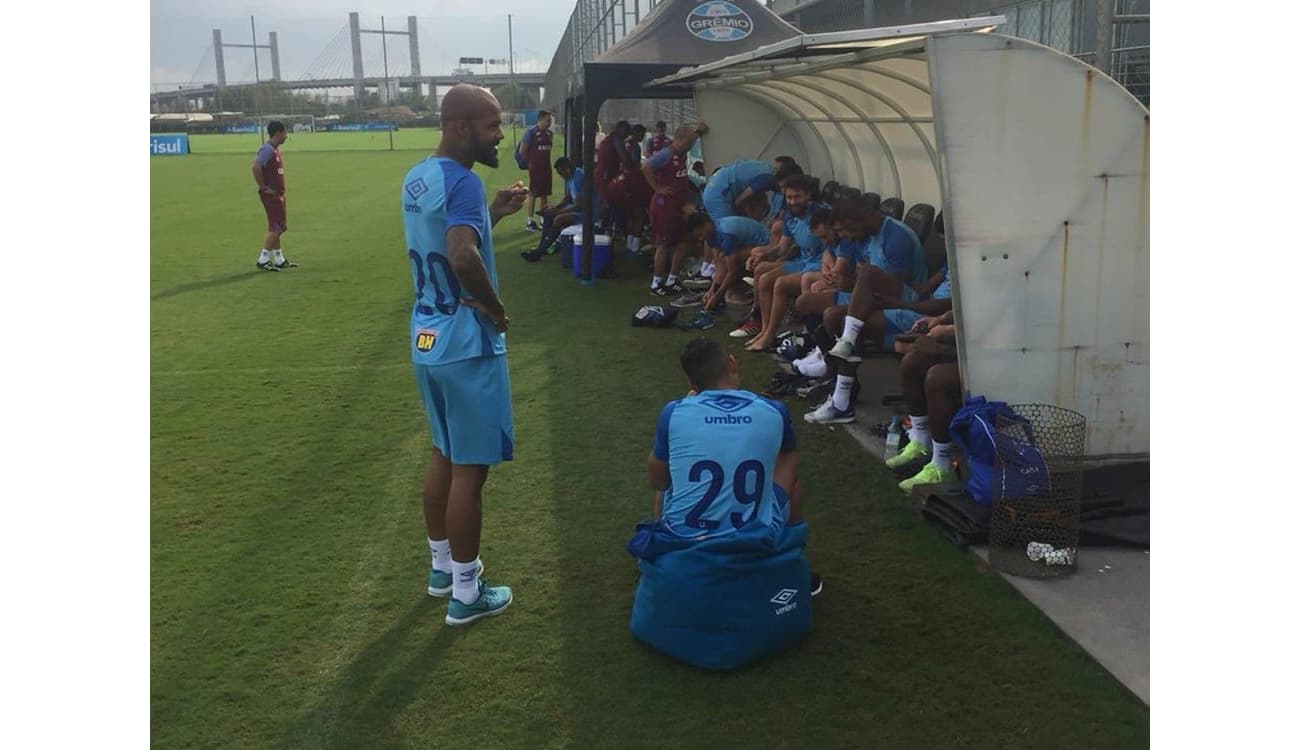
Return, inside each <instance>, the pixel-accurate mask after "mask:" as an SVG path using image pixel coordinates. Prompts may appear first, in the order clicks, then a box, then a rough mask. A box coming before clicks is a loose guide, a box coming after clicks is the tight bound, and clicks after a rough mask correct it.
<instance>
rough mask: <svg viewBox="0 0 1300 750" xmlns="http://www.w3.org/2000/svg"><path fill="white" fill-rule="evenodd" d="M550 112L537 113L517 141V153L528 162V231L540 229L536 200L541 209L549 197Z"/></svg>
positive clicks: (526, 226)
mask: <svg viewBox="0 0 1300 750" xmlns="http://www.w3.org/2000/svg"><path fill="white" fill-rule="evenodd" d="M554 137H555V136H554V135H553V134H552V133H551V113H550V112H547V111H546V110H542V111H540V112H538V113H537V124H536V125H534V126H532V127H531V128H529V129H528V130H527V131H525V132H524V139H523V140H522V141H520V142H519V153H520V154H521V155H522V156H523V157H524V161H525V163H527V164H528V223H527V224H526V225H525V228H526V229H528V230H530V231H536V230H538V229H541V226H540V225H539V224H538V223H537V220H536V219H534V218H533V215H534V214H535V213H536V211H535V208H536V205H537V202H538V201H539V200H540V201H541V203H542V211H543V212H545V211H546V204H547V203H548V202H549V201H548V199H549V198H550V197H551V142H552V140H553V139H554Z"/></svg>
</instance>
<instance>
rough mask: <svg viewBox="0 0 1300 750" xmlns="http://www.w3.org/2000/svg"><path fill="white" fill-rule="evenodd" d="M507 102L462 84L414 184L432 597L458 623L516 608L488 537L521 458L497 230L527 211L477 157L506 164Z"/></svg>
mask: <svg viewBox="0 0 1300 750" xmlns="http://www.w3.org/2000/svg"><path fill="white" fill-rule="evenodd" d="M503 137H504V135H503V134H502V132H501V105H500V104H498V103H497V100H496V97H494V96H492V94H491V92H489V91H488V90H487V89H481V88H478V87H476V86H471V85H468V84H458V85H457V86H455V87H453V88H452V89H451V91H449V92H448V93H447V96H446V97H445V98H444V99H443V100H442V142H441V143H440V144H438V151H437V153H436V154H435V155H434V156H431V157H428V158H426V159H425V160H424V161H422V162H420V163H419V164H416V165H415V166H414V167H412V168H411V170H410V171H409V172H407V174H406V179H405V180H404V181H403V183H402V210H403V214H402V215H403V220H404V224H405V229H406V246H407V248H409V250H408V253H407V254H408V257H409V258H410V263H411V273H412V275H413V276H414V278H415V306H414V308H413V309H412V311H411V358H412V360H413V362H414V364H415V379H416V382H417V383H418V385H419V388H420V397H421V399H422V400H423V402H424V408H425V412H426V413H427V415H428V418H429V427H430V430H431V431H432V433H433V456H432V462H431V463H430V465H429V469H428V473H426V474H425V478H424V493H423V494H424V523H425V527H426V531H427V533H428V536H429V549H430V551H431V553H432V557H433V563H432V570H430V572H429V585H428V591H429V595H430V596H446V595H447V594H451V597H452V598H451V602H450V604H449V605H448V607H447V619H446V621H447V624H449V625H463V624H465V623H469V622H473V621H474V620H477V619H479V618H480V617H486V616H488V615H497V614H500V613H501V612H503V611H504V610H505V608H506V607H507V606H509V604H510V601H511V593H510V588H509V587H507V586H495V587H492V586H488V585H487V584H486V583H484V582H483V581H482V579H481V578H480V573H481V572H482V569H483V566H482V563H481V562H480V561H479V558H478V553H479V536H480V532H481V530H482V523H483V507H482V503H483V484H484V482H486V481H487V475H488V468H489V467H490V466H493V465H495V464H498V463H501V462H502V461H509V460H511V459H512V458H513V457H514V456H513V454H514V420H513V416H512V414H511V408H510V376H509V373H508V371H507V369H506V357H505V354H506V339H505V331H506V328H507V326H508V325H509V323H510V318H509V317H507V316H506V310H505V306H504V305H503V304H502V303H501V299H500V298H499V297H498V296H497V276H496V260H495V256H494V255H493V248H492V227H493V226H495V225H496V223H497V222H498V221H500V220H501V219H502V218H503V217H505V216H509V215H510V214H513V213H515V212H516V211H518V210H519V209H520V208H521V207H522V206H523V202H524V197H525V196H526V195H527V194H528V193H527V191H526V190H525V189H524V188H523V186H522V185H520V184H519V183H515V185H514V186H513V187H511V188H507V189H505V190H501V191H499V192H497V194H496V199H495V200H494V201H493V202H492V204H491V206H489V205H488V202H487V196H486V195H485V193H484V190H483V181H482V180H480V179H479V178H478V176H477V175H475V174H474V173H473V172H471V171H470V169H471V168H472V167H473V166H474V163H475V162H478V163H480V164H485V165H487V166H489V167H494V168H495V167H496V166H497V144H499V143H500V142H501V140H502V138H503Z"/></svg>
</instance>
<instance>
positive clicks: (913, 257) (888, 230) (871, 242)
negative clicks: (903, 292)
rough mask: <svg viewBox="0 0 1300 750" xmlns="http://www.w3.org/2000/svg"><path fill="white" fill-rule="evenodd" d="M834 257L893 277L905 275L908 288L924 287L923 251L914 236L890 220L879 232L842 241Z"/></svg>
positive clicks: (908, 230) (892, 218)
mask: <svg viewBox="0 0 1300 750" xmlns="http://www.w3.org/2000/svg"><path fill="white" fill-rule="evenodd" d="M835 255H836V257H841V258H852V259H853V262H854V263H855V264H856V263H870V264H871V265H873V266H875V267H876V268H879V269H881V270H884V271H887V272H889V273H894V274H898V273H901V274H906V281H907V283H908V285H909V286H911V287H913V288H915V287H918V286H920V285H921V284H924V283H925V281H926V277H927V276H928V274H927V273H926V266H925V250H924V248H923V247H922V246H921V240H920V238H918V237H917V236H916V232H913V231H912V228H911V227H909V226H908V225H906V224H904V223H903V222H901V221H899V220H898V219H895V218H894V217H892V216H886V217H885V222H884V223H883V224H882V225H881V226H880V231H878V232H876V233H875V234H873V235H871V236H869V237H866V238H864V239H861V240H845V241H844V242H841V243H840V245H839V247H837V248H836V251H835Z"/></svg>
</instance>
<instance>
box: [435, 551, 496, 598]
mask: <svg viewBox="0 0 1300 750" xmlns="http://www.w3.org/2000/svg"><path fill="white" fill-rule="evenodd" d="M478 574H479V575H483V561H482V560H479V561H478ZM428 591H429V596H447V595H448V594H450V593H451V573H443V572H442V571H441V570H430V571H429V588H428Z"/></svg>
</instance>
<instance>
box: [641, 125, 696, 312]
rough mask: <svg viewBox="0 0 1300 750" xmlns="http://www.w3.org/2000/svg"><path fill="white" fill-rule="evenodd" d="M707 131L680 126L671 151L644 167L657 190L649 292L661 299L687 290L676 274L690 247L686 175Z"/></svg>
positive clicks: (652, 208)
mask: <svg viewBox="0 0 1300 750" xmlns="http://www.w3.org/2000/svg"><path fill="white" fill-rule="evenodd" d="M707 132H709V126H708V125H706V124H704V123H702V122H701V123H700V124H699V125H697V126H694V127H692V126H690V125H680V126H678V128H677V130H676V132H674V133H673V140H672V143H671V144H670V145H669V146H668V148H663V149H660V150H659V151H657V152H656V153H655V155H654V156H652V157H650V158H649V159H646V160H645V164H643V165H642V166H641V174H643V175H645V178H646V182H648V183H650V188H651V189H652V190H654V198H653V199H652V200H651V201H650V225H651V226H652V227H653V228H654V241H655V269H654V278H653V279H652V280H651V281H650V293H651V294H655V295H658V296H660V297H668V296H673V295H678V294H682V293H683V292H685V291H686V290H685V289H683V288H682V287H681V285H680V284H678V283H677V274H678V273H680V272H681V270H682V262H683V261H685V260H686V250H687V248H688V247H689V244H688V243H687V242H686V239H687V233H686V215H685V213H684V212H685V209H686V205H687V198H688V196H689V193H690V187H691V180H690V177H689V176H688V175H687V170H686V158H687V152H689V151H690V150H691V146H693V145H695V140H696V139H697V138H699V137H700V136H702V135H704V134H705V133H707ZM670 259H671V265H670Z"/></svg>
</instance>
